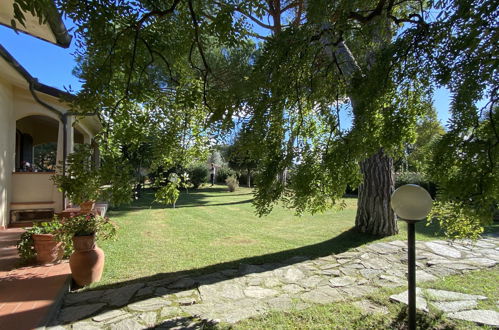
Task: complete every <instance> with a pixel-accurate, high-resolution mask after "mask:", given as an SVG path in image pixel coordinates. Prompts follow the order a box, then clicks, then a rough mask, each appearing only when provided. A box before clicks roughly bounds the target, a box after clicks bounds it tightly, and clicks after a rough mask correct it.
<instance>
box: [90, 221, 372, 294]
mask: <svg viewBox="0 0 499 330" xmlns="http://www.w3.org/2000/svg"><path fill="white" fill-rule="evenodd" d="M379 238H380V237H376V236H371V235H367V234H362V233H359V232H357V231H356V230H355V229H354V228H351V229H349V230H347V231H345V232H343V233H341V234H340V235H338V236H336V237H333V238H331V239H328V240H326V241H323V242H320V243H316V244H311V245H306V246H302V247H299V248H294V249H289V250H285V251H280V252H274V253H269V254H264V255H259V256H253V257H246V258H241V259H237V260H233V261H227V262H221V263H217V264H213V265H209V266H205V267H201V268H195V269H187V270H182V271H176V272H170V273H158V274H155V275H151V276H147V277H141V278H137V279H132V280H129V281H123V282H119V283H113V284H107V285H102V286H98V287H95V289H99V290H100V289H110V288H116V287H121V286H125V285H129V284H133V283H138V282H149V281H157V280H161V279H164V278H184V277H197V276H202V275H208V274H212V273H216V272H220V271H224V270H228V269H232V270H236V273H237V274H236V275H234V277H239V276H244V275H248V274H250V273H252V272H256V273H258V272H261V271H270V270H274V269H277V268H281V267H285V266H289V265H292V264H295V263H298V262H302V261H306V260H313V259H317V258H320V257H326V256H329V255H331V254H338V253H342V252H345V251H348V250H350V249H353V248H356V247H359V246H361V245H364V244H367V243H369V242H372V241H375V240H377V239H379ZM263 264H265V268H261V269H260V271H258V269H259V268H258V267H257V268H254V270H255V271H250V272H247V271H243V272H241V269H242V268H245V265H263ZM245 269H246V268H245ZM251 269H252V268H251ZM203 284H211V283H203ZM93 289H94V288H93Z"/></svg>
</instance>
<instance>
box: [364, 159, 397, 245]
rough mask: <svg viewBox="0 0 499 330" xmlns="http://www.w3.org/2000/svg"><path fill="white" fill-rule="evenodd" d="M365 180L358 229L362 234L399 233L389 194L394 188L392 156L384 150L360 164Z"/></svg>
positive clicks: (381, 234)
mask: <svg viewBox="0 0 499 330" xmlns="http://www.w3.org/2000/svg"><path fill="white" fill-rule="evenodd" d="M360 166H361V171H362V174H363V175H364V179H363V183H362V184H361V185H360V187H359V198H358V205H357V216H356V219H355V228H356V229H357V230H358V231H359V232H362V233H369V234H372V235H379V236H390V235H395V234H397V233H398V226H397V221H396V219H395V213H394V212H393V210H392V208H391V207H390V196H391V195H392V193H393V191H394V187H395V174H394V170H393V159H392V158H391V157H389V156H387V155H386V154H385V153H384V152H383V150H380V151H379V152H378V153H376V154H375V155H373V156H371V157H370V158H368V159H366V160H364V161H362V162H361V164H360Z"/></svg>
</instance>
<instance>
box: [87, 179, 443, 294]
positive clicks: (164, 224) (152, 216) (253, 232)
mask: <svg viewBox="0 0 499 330" xmlns="http://www.w3.org/2000/svg"><path fill="white" fill-rule="evenodd" d="M251 200H252V192H251V190H250V189H247V188H240V189H239V190H238V191H236V192H233V193H230V192H228V191H226V187H225V186H216V187H213V188H203V189H199V190H197V191H190V193H189V194H186V193H182V194H181V196H180V199H179V201H178V202H177V208H176V209H172V208H170V207H165V206H163V205H158V204H155V203H153V202H152V201H153V194H152V192H151V191H147V192H146V193H145V194H144V196H143V197H142V198H141V199H139V200H138V201H136V202H135V203H133V204H132V205H131V206H129V207H126V208H120V209H117V210H111V211H110V212H109V213H108V215H109V216H110V217H111V219H112V220H114V221H115V222H116V223H117V224H118V225H119V227H120V228H119V231H118V237H117V239H116V240H115V241H103V242H100V243H99V245H100V246H101V247H102V248H103V249H104V251H105V253H106V266H105V270H104V275H103V279H102V281H101V282H99V283H96V284H94V285H93V287H98V286H99V287H102V286H106V285H123V284H126V283H128V281H130V280H152V279H154V278H155V277H160V276H163V275H165V274H171V273H177V272H182V273H189V274H191V275H192V274H199V273H210V272H213V271H217V270H221V269H227V268H231V267H238V265H239V264H240V263H251V264H259V263H264V262H270V261H279V260H284V259H287V258H290V257H292V256H295V255H303V256H312V257H317V256H325V255H329V254H331V253H338V252H341V251H345V250H348V249H350V248H354V247H357V246H360V245H363V244H366V243H369V242H372V241H373V240H375V239H376V238H374V237H371V236H368V235H362V234H359V233H356V232H354V231H353V230H351V228H352V227H353V225H354V219H355V211H356V199H353V198H350V199H346V204H347V207H346V208H345V209H343V210H339V211H338V210H331V211H328V212H326V213H324V214H316V215H313V216H312V215H309V214H307V215H303V216H301V217H298V216H295V215H294V214H293V211H292V210H288V209H284V208H282V207H276V208H275V209H274V211H273V212H272V213H271V214H270V215H269V216H266V217H262V218H259V217H257V216H256V215H255V214H254V209H253V207H252V205H251ZM434 231H435V228H434V227H426V226H425V225H424V224H418V226H417V239H419V240H431V239H435V238H436V237H435V236H434ZM394 239H406V232H405V225H404V224H401V225H400V234H399V235H397V236H392V237H389V238H384V239H383V240H394Z"/></svg>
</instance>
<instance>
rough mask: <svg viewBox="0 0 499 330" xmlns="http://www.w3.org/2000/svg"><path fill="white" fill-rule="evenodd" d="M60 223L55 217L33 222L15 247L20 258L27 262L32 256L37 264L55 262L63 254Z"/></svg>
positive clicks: (60, 258) (59, 259)
mask: <svg viewBox="0 0 499 330" xmlns="http://www.w3.org/2000/svg"><path fill="white" fill-rule="evenodd" d="M60 228H61V223H60V222H59V221H57V220H56V219H54V220H52V221H50V222H42V223H35V224H34V225H33V227H32V228H29V229H28V230H26V231H25V232H24V233H23V234H22V235H21V239H20V241H19V242H18V243H17V249H18V251H19V255H20V257H21V260H22V261H23V262H24V263H27V262H29V261H31V260H33V259H34V258H36V261H37V263H38V264H41V265H43V264H48V263H55V262H59V261H61V260H62V258H63V256H64V246H65V245H64V243H63V241H64V239H63V237H62V236H60V232H59V230H60Z"/></svg>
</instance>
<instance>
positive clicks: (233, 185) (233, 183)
mask: <svg viewBox="0 0 499 330" xmlns="http://www.w3.org/2000/svg"><path fill="white" fill-rule="evenodd" d="M225 183H226V184H227V187H229V191H230V192H233V191H236V189H237V188H239V181H237V178H236V177H235V176H233V175H231V176H229V177H228V178H227V179H225Z"/></svg>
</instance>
